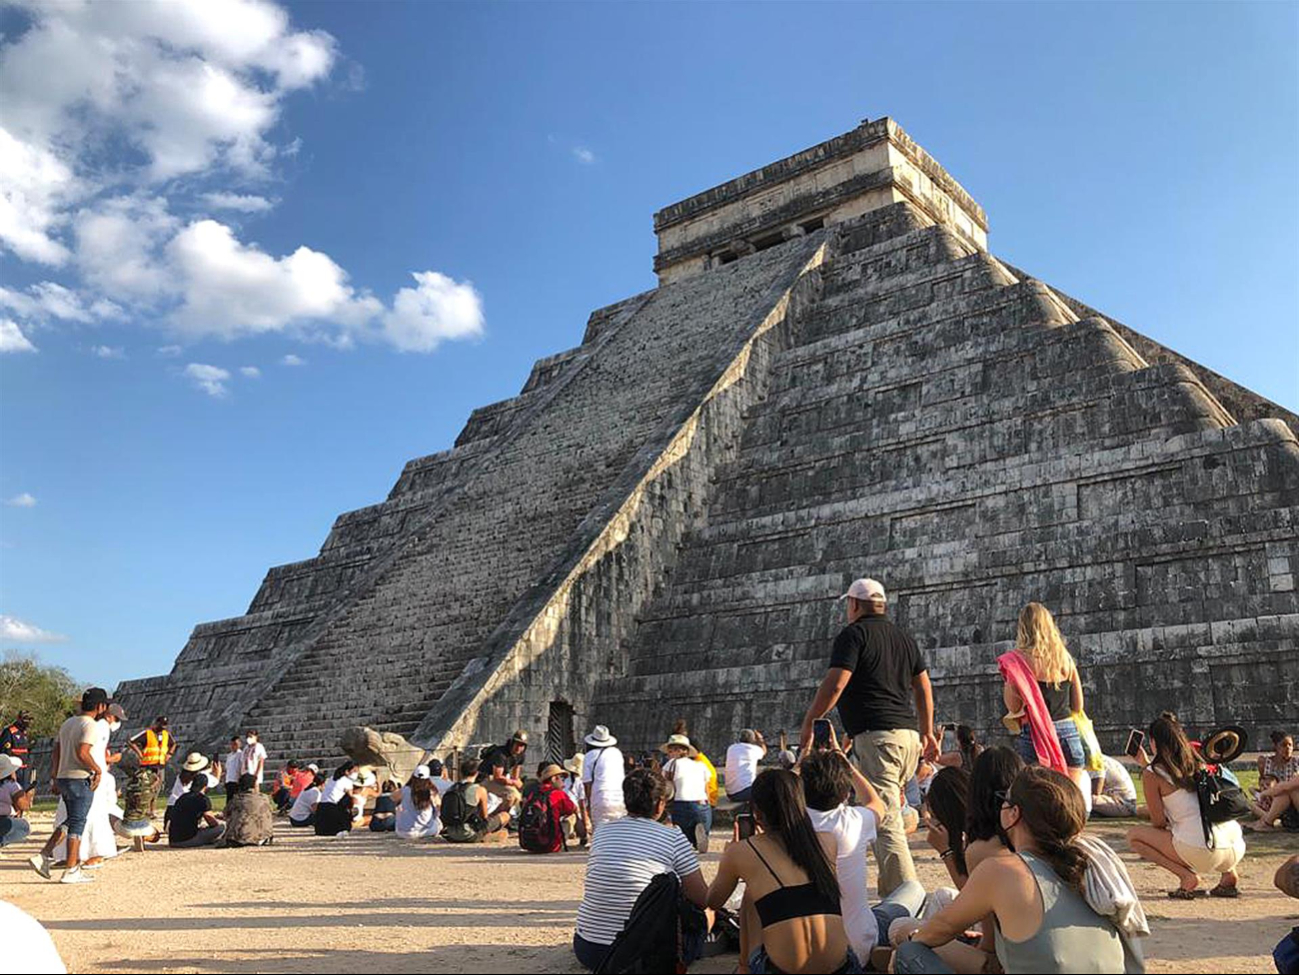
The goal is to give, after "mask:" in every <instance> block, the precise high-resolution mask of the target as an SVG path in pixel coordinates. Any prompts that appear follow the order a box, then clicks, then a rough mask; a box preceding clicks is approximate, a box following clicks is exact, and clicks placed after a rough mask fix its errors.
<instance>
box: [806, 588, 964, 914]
mask: <svg viewBox="0 0 1299 975" xmlns="http://www.w3.org/2000/svg"><path fill="white" fill-rule="evenodd" d="M840 598H841V599H846V600H847V602H848V625H847V626H846V627H844V628H843V630H841V631H840V633H839V635H838V637H836V638H835V641H834V650H833V652H832V653H831V654H830V670H829V672H828V673H827V674H826V675H825V679H824V680H822V681H821V686H820V688H819V689H818V690H817V692H816V697H815V698H814V699H813V701H812V706H811V707H810V708H808V710H807V716H806V717H805V718H804V719H803V733H802V752H804V753H805V752H807V750H808V749H809V748H811V746H812V730H813V723H814V722H815V721H816V720H817V719H818V718H823V717H825V716H826V715H827V714H829V713H830V709H831V708H833V707H834V706H835V705H836V704H837V705H838V706H839V717H840V718H841V719H842V721H843V724H844V729H845V730H846V731H847V732H848V734H849V735H850V736H851V737H852V740H853V749H852V754H853V759H854V760H855V761H856V762H857V766H858V767H859V768H860V769H861V770H862V773H863V774H864V775H865V776H866V778H867V779H869V780H870V783H871V785H872V786H874V787H875V791H876V792H878V793H879V794H880V797H881V798H882V799H883V800H884V805H885V807H886V810H887V811H886V814H885V817H884V820H883V821H882V822H881V823H880V824H879V828H878V832H877V836H876V840H875V859H876V860H877V861H878V863H879V872H880V875H879V892H880V896H881V897H885V896H887V895H888V894H889V893H890V892H891V891H892V890H893V889H894V888H895V887H897V886H898V885H899V884H901V883H902V882H903V881H906V880H915V879H916V868H915V864H913V863H912V862H911V849H910V847H909V846H908V845H907V835H906V830H905V829H904V827H903V825H902V816H901V797H902V792H903V789H904V788H905V786H906V784H907V782H908V781H909V780H910V779H911V777H912V776H914V775H915V774H916V766H917V765H918V764H919V762H920V756H921V755H922V754H923V755H925V757H927V758H931V759H933V758H937V757H938V739H937V738H935V737H934V697H933V690H932V688H931V687H930V685H929V671H928V667H927V666H926V664H925V658H924V655H923V654H921V652H920V648H919V647H917V646H916V641H915V640H913V639H911V635H910V634H908V633H907V632H906V631H905V630H903V629H902V628H901V627H899V626H895V625H894V624H893V623H892V622H891V621H890V620H889V618H888V617H887V616H886V615H885V610H886V608H887V605H888V603H887V598H886V596H885V593H884V587H883V586H882V585H880V584H879V583H878V582H876V581H875V580H874V579H858V580H857V581H856V582H854V583H853V584H852V585H851V586H850V587H849V588H848V591H847V592H846V593H845V594H844V595H843V596H841V597H840ZM913 701H914V705H913V703H912V702H913ZM917 712H919V719H918V720H917ZM917 728H919V730H918V731H917Z"/></svg>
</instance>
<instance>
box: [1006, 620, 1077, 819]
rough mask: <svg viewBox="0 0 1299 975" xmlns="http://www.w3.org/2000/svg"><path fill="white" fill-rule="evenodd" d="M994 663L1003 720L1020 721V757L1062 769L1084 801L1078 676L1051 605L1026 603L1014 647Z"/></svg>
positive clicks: (1018, 738) (1016, 747)
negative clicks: (1001, 683)
mask: <svg viewBox="0 0 1299 975" xmlns="http://www.w3.org/2000/svg"><path fill="white" fill-rule="evenodd" d="M998 664H999V665H1000V667H1001V673H1002V675H1003V676H1004V677H1005V679H1006V684H1005V687H1004V688H1003V690H1002V697H1003V700H1004V701H1005V704H1006V715H1007V718H1008V719H1011V720H1015V719H1017V720H1018V722H1019V729H1020V730H1019V734H1018V735H1017V736H1016V737H1015V740H1014V742H1015V750H1016V751H1017V752H1018V753H1019V756H1020V758H1022V759H1023V760H1024V762H1025V763H1026V764H1028V765H1034V764H1041V765H1048V766H1052V767H1055V768H1056V769H1057V771H1060V772H1064V773H1065V774H1067V775H1068V776H1069V778H1071V779H1073V781H1074V782H1075V783H1077V785H1078V788H1079V789H1081V790H1082V792H1083V794H1084V801H1086V800H1087V799H1088V798H1090V795H1091V780H1090V777H1089V776H1088V774H1087V768H1086V766H1087V754H1086V751H1085V750H1084V748H1083V741H1082V735H1081V734H1080V733H1079V731H1078V725H1077V724H1076V723H1075V722H1074V718H1073V716H1074V714H1076V713H1078V712H1080V711H1082V710H1083V689H1082V678H1081V677H1079V676H1078V665H1077V664H1076V663H1075V662H1074V659H1073V655H1072V654H1070V653H1069V648H1068V647H1066V646H1065V642H1064V637H1062V636H1061V635H1060V628H1059V627H1058V626H1056V624H1055V618H1054V617H1053V616H1052V615H1051V611H1050V610H1049V609H1047V608H1046V607H1045V606H1043V605H1042V604H1041V603H1029V604H1028V605H1027V606H1025V607H1024V609H1023V610H1022V611H1021V612H1020V614H1019V627H1018V631H1017V634H1016V637H1015V649H1014V650H1012V651H1011V652H1010V653H1007V654H1004V655H1003V656H1002V657H1001V658H1000V659H999V660H998ZM1061 765H1063V768H1061V767H1059V766H1061Z"/></svg>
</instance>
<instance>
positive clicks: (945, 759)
mask: <svg viewBox="0 0 1299 975" xmlns="http://www.w3.org/2000/svg"><path fill="white" fill-rule="evenodd" d="M947 727H948V728H951V727H952V726H951V725H947ZM955 734H956V748H955V749H953V750H952V751H950V752H943V753H942V754H941V755H939V756H938V764H939V765H944V766H947V767H948V768H963V769H965V770H966V771H967V772H968V771H969V770H970V769H972V768H974V760H975V759H976V758H978V757H979V755H980V754H981V753H982V752H983V745H982V744H981V743H980V742H979V738H978V736H977V735H976V734H975V733H974V729H973V728H971V727H970V726H969V725H968V724H958V725H956V727H955Z"/></svg>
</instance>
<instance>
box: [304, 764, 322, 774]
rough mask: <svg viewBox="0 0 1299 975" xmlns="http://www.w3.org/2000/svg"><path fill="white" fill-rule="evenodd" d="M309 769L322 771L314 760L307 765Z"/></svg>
mask: <svg viewBox="0 0 1299 975" xmlns="http://www.w3.org/2000/svg"><path fill="white" fill-rule="evenodd" d="M307 771H308V772H319V771H320V766H319V765H317V764H316V763H315V762H312V763H310V764H309V765H308V766H307Z"/></svg>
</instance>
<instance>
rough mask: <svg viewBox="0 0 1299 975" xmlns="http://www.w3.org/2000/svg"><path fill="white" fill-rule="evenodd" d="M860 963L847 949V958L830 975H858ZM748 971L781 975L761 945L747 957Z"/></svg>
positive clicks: (854, 954) (765, 948)
mask: <svg viewBox="0 0 1299 975" xmlns="http://www.w3.org/2000/svg"><path fill="white" fill-rule="evenodd" d="M864 970H865V969H863V968H862V967H861V962H860V961H859V960H858V959H857V954H856V952H854V951H853V950H852V949H851V948H849V949H848V956H847V957H846V958H845V959H844V961H843V964H842V965H840V966H839V967H838V968H836V969H835V970H834V971H833V972H831V973H830V975H859V973H861V972H862V971H864ZM749 971H750V972H752V973H753V975H781V970H780V969H779V968H777V967H776V966H775V965H773V964H772V963H771V959H770V958H768V957H767V947H766V945H763V946H762V947H760V948H758V949H757V950H756V951H754V953H753V954H752V955H750V956H749Z"/></svg>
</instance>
